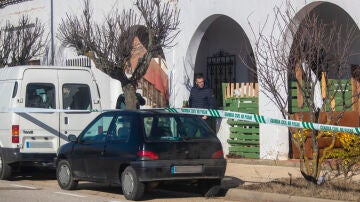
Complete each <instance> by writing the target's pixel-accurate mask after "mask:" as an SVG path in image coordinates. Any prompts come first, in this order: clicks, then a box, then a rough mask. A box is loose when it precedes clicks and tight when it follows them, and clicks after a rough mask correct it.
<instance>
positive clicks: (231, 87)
mask: <svg viewBox="0 0 360 202" xmlns="http://www.w3.org/2000/svg"><path fill="white" fill-rule="evenodd" d="M230 94H231V97H233V96H234V83H230Z"/></svg>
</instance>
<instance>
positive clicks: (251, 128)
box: [223, 84, 260, 158]
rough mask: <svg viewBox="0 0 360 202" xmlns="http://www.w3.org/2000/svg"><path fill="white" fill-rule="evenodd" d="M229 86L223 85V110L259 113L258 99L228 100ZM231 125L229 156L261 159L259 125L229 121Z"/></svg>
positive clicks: (231, 98) (232, 97) (239, 98)
mask: <svg viewBox="0 0 360 202" xmlns="http://www.w3.org/2000/svg"><path fill="white" fill-rule="evenodd" d="M227 87H229V85H228V84H223V92H224V93H223V95H224V100H223V103H224V105H223V109H224V110H229V111H235V112H245V113H253V114H258V113H259V99H258V97H236V96H231V97H228V98H226V96H225V95H226V93H225V92H226V88H227ZM227 123H228V124H229V125H230V136H229V139H228V141H227V142H228V143H229V145H230V147H229V154H230V156H232V157H234V156H235V157H241V158H259V151H260V149H259V148H260V147H259V124H258V123H252V122H246V121H238V120H234V119H228V121H227Z"/></svg>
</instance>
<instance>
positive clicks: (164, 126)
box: [56, 110, 226, 200]
mask: <svg viewBox="0 0 360 202" xmlns="http://www.w3.org/2000/svg"><path fill="white" fill-rule="evenodd" d="M69 141H70V142H69V143H67V144H65V145H63V146H62V147H61V148H60V149H59V151H58V156H57V161H56V165H57V169H56V176H57V180H58V183H59V185H60V187H61V188H62V189H67V190H71V189H74V188H76V186H77V184H78V182H79V181H81V180H84V181H93V182H105V183H109V184H121V186H122V191H123V194H124V196H125V198H126V199H128V200H139V199H140V198H141V197H142V196H143V194H144V190H145V188H146V186H148V187H151V188H153V187H156V186H157V185H158V184H160V183H161V182H164V181H185V180H188V181H191V182H194V183H196V184H197V186H198V187H199V189H200V190H201V191H202V193H203V194H204V195H205V196H207V195H210V194H215V193H214V190H217V188H216V187H219V185H220V182H221V179H222V178H223V177H224V173H225V169H226V160H225V159H224V157H223V151H222V147H221V143H220V141H219V140H218V138H217V137H216V135H215V134H214V132H213V131H212V130H211V129H210V128H209V127H208V126H207V124H206V123H205V122H204V121H203V120H202V119H201V118H200V117H199V116H194V115H185V114H174V113H168V112H165V111H161V110H136V111H121V110H117V111H109V112H104V113H102V114H100V115H99V116H98V117H97V118H96V119H95V120H93V121H92V122H91V123H90V124H89V125H88V126H87V127H86V128H85V129H84V131H82V132H81V134H80V135H79V136H78V137H76V136H75V135H69ZM215 192H216V191H215Z"/></svg>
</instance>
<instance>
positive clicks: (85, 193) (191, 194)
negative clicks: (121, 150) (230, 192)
mask: <svg viewBox="0 0 360 202" xmlns="http://www.w3.org/2000/svg"><path fill="white" fill-rule="evenodd" d="M225 194H226V189H223V190H222V191H221V193H220V195H219V196H218V197H214V198H204V197H202V196H201V195H200V194H199V193H198V192H197V190H196V187H195V186H189V185H187V184H182V185H178V184H177V185H174V184H166V185H163V186H160V187H159V188H156V189H155V190H152V191H151V192H148V193H146V194H145V196H144V198H143V201H176V202H179V201H194V202H195V201H196V202H197V201H207V202H209V201H211V202H213V201H214V202H215V201H216V202H217V201H226V200H225V197H224V196H225ZM0 201H2V202H16V201H26V202H35V201H37V202H38V201H40V202H41V201H50V202H57V201H59V202H60V201H61V202H64V201H67V202H77V201H86V202H92V201H97V202H99V201H104V202H105V201H107V202H115V201H127V200H126V199H125V198H124V196H123V195H122V191H121V187H119V186H108V185H104V184H97V183H90V182H81V183H80V184H79V186H78V189H77V190H74V191H66V190H62V189H60V187H59V186H58V184H57V181H56V177H55V171H54V170H50V169H39V168H27V169H26V170H23V171H21V172H18V173H16V174H15V175H14V177H13V179H11V180H9V181H6V180H0Z"/></svg>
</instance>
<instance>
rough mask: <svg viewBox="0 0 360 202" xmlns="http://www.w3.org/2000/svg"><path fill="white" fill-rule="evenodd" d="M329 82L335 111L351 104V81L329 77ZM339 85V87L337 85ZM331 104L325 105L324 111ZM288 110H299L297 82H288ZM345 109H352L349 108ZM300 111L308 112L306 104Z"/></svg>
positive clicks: (327, 109)
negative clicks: (333, 96)
mask: <svg viewBox="0 0 360 202" xmlns="http://www.w3.org/2000/svg"><path fill="white" fill-rule="evenodd" d="M328 82H329V83H330V85H329V86H331V87H330V90H329V92H330V93H331V94H332V95H334V93H336V94H335V99H334V103H335V111H342V110H343V107H344V105H351V103H352V90H351V89H352V87H351V82H349V80H341V81H340V82H339V81H338V80H335V79H329V81H328ZM338 85H341V87H338ZM304 99H305V98H304ZM330 107H331V106H329V105H326V109H325V110H324V111H330V109H331V108H330ZM289 110H290V113H296V112H300V107H299V106H298V94H297V83H296V81H293V82H291V83H290V102H289ZM347 110H352V109H351V108H349V109H347ZM301 111H302V112H309V108H308V107H307V106H305V105H304V106H303V108H302V110H301Z"/></svg>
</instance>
